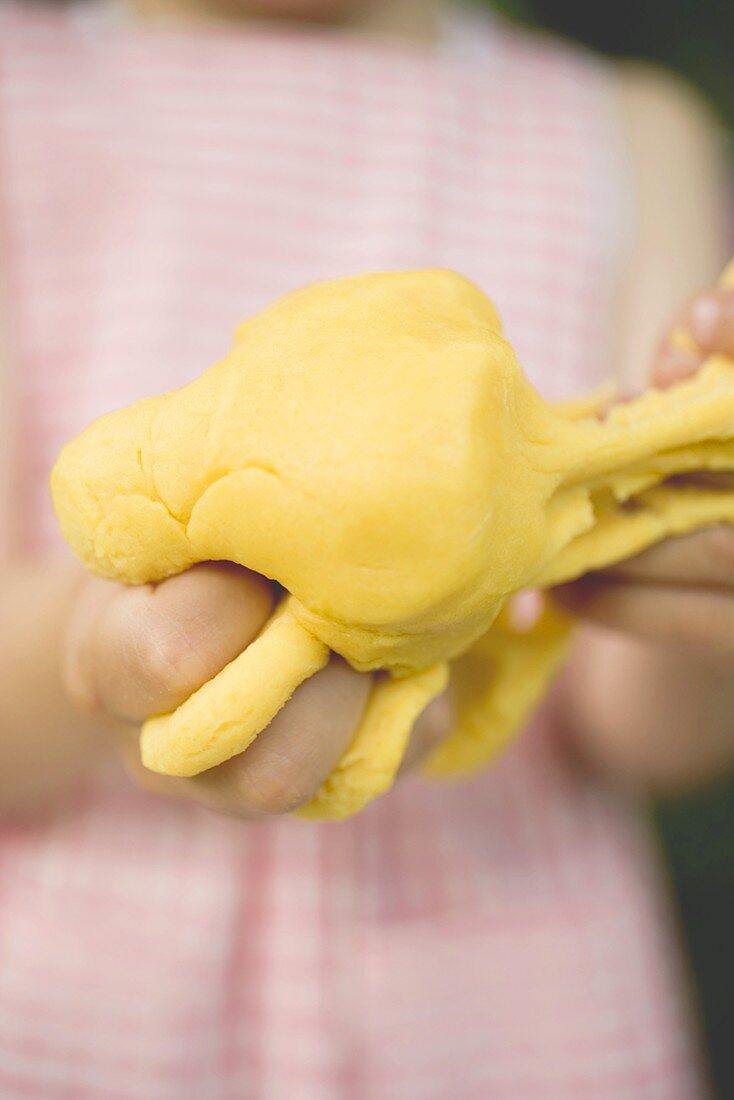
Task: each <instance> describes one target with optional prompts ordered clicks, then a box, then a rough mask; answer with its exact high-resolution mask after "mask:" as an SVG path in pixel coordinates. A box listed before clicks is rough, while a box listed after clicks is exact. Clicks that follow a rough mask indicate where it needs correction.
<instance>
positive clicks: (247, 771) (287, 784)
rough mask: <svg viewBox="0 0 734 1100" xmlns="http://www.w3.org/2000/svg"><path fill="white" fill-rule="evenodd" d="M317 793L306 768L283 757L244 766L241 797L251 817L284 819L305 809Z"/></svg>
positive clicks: (239, 782) (240, 788)
mask: <svg viewBox="0 0 734 1100" xmlns="http://www.w3.org/2000/svg"><path fill="white" fill-rule="evenodd" d="M316 789H317V785H314V783H313V782H312V780H311V778H310V777H309V776H308V775H307V774H306V770H305V769H304V767H303V765H302V764H300V765H299V764H297V763H296V762H295V761H293V760H290V759H289V758H288V757H285V756H281V755H280V754H279V755H278V756H277V757H275V758H274V757H271V758H270V759H268V760H265V761H263V762H262V763H260V762H258V763H256V764H254V765H252V766H248V765H247V763H246V762H243V766H242V769H241V774H240V776H239V781H238V784H237V795H238V802H239V803H240V804H241V805H242V807H243V808H244V810H245V811H246V812H247V813H251V814H255V815H257V816H259V817H280V816H283V815H285V814H290V813H293V812H294V810H297V809H299V808H300V807H301V806H305V805H306V803H307V802H309V801H310V800H311V798H312V797H313V795H314V794H315V793H316Z"/></svg>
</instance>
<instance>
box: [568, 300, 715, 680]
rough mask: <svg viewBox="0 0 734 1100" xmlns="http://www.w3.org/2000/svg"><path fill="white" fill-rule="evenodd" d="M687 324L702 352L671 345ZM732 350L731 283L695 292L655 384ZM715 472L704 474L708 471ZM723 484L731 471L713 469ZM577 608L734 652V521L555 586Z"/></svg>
mask: <svg viewBox="0 0 734 1100" xmlns="http://www.w3.org/2000/svg"><path fill="white" fill-rule="evenodd" d="M681 326H682V327H683V328H684V329H685V330H687V331H689V332H690V333H691V335H692V336H693V337H694V340H695V341H696V343H697V344H698V345H699V347H700V348H701V354H700V355H693V354H689V353H686V352H681V351H678V350H676V349H675V348H674V347H673V346H672V345H671V341H670V338H671V334H672V332H673V330H674V329H675V328H679V327H681ZM711 353H723V354H727V355H731V356H734V291H732V290H721V289H713V290H710V291H707V292H705V293H704V294H702V295H700V296H698V297H697V298H695V299H694V300H693V301H692V302H690V303H689V304H688V306H687V307H686V308H685V309H684V310H683V311H682V313H681V316H680V317H678V318H677V319H676V323H675V325H673V326H671V328H670V330H669V331H668V332H667V333H666V335H665V337H664V339H663V341H662V342H661V345H660V347H659V349H658V353H657V356H656V360H655V363H654V365H653V374H652V378H653V381H654V382H655V383H656V384H657V385H658V386H667V385H670V384H671V383H673V382H675V381H678V380H680V379H682V378H685V377H687V376H688V375H690V374H693V373H695V371H696V370H697V369H698V367H699V366H700V365H701V363H702V362H703V360H704V359H705V358H706V355H708V354H711ZM711 476H713V475H709V477H711ZM716 477H717V481H716V482H714V483H718V484H722V483H723V479H724V478H727V479H728V482H729V483H731V481H732V475H716ZM558 594H559V599H560V600H561V602H562V603H563V604H564V605H565V606H567V607H568V608H569V609H570V610H571V611H573V612H574V613H575V614H577V615H580V616H581V617H582V618H585V619H588V620H590V621H593V622H596V623H599V624H600V625H602V626H607V627H610V628H612V629H615V630H619V631H623V632H625V633H629V634H632V635H636V636H637V637H639V638H645V639H650V640H653V641H662V642H668V643H671V642H672V643H678V644H682V645H685V646H688V647H692V648H694V649H695V650H697V651H698V652H699V654H700V655H702V656H703V655H708V656H713V657H717V658H722V657H723V658H724V659H727V658H731V657H734V527H729V526H719V527H715V528H711V529H709V530H706V531H702V532H698V533H696V534H693V535H688V536H686V537H684V538H677V539H669V540H668V541H666V542H664V543H661V544H660V545H658V546H655V547H653V548H651V549H650V550H648V551H646V552H645V553H644V554H641V555H639V556H638V557H637V558H634V559H633V560H631V561H628V562H623V563H621V564H620V565H618V566H615V567H613V568H612V569H609V570H606V571H605V572H604V573H600V574H596V575H593V576H590V577H586V578H583V579H582V580H581V581H576V582H575V583H573V584H570V585H567V586H563V588H561V589H559V593H558Z"/></svg>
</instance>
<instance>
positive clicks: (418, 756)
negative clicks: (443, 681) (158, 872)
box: [398, 690, 456, 775]
mask: <svg viewBox="0 0 734 1100" xmlns="http://www.w3.org/2000/svg"><path fill="white" fill-rule="evenodd" d="M455 723H456V714H455V710H454V701H453V697H452V695H451V692H450V690H447V691H444V692H442V694H441V695H439V696H437V697H436V698H435V699H433V700H432V701H431V702H430V703H429V704H428V706H427V707H426V709H425V710H424V711H423V713H422V714H421V715H420V717H419V718H418V720H417V722H416V723H415V725H414V726H413V729H412V731H411V734H410V740H409V741H408V747H407V748H406V750H405V756H404V757H403V760H402V763H401V765H400V768H399V769H398V774H399V775H404V774H405V773H406V772H411V771H414V770H415V769H416V768H418V767H419V766H420V765H421V764H422V763H423V761H424V760H427V759H428V757H429V756H430V755H431V753H432V752H433V751H434V750H435V749H437V748H438V747H439V745H441V744H443V742H444V741H445V740H446V738H447V737H448V736H449V735H450V734H451V732H452V731H453V729H454V725H455Z"/></svg>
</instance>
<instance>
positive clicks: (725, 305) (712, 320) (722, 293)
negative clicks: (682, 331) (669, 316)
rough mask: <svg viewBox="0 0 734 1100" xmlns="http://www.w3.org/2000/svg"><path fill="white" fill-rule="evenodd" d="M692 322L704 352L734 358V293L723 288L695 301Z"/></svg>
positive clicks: (689, 316) (695, 336)
mask: <svg viewBox="0 0 734 1100" xmlns="http://www.w3.org/2000/svg"><path fill="white" fill-rule="evenodd" d="M688 321H689V327H690V332H691V335H692V336H693V339H694V340H695V341H696V343H697V344H698V346H699V347H700V348H701V351H703V352H706V353H707V354H708V355H712V354H722V355H734V290H728V289H723V288H719V289H716V290H711V291H709V292H708V293H706V294H702V295H700V296H699V297H698V298H695V299H694V301H693V302H692V303H691V305H690V306H689V309H688Z"/></svg>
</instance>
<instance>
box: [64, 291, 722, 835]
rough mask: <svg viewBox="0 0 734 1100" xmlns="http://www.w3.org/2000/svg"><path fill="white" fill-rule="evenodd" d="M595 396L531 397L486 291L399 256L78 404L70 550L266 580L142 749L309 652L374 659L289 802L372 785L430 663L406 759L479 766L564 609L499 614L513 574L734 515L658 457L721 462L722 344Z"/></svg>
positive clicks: (531, 687)
mask: <svg viewBox="0 0 734 1100" xmlns="http://www.w3.org/2000/svg"><path fill="white" fill-rule="evenodd" d="M602 400H603V399H602V397H592V398H591V399H588V400H586V401H580V402H577V403H572V404H568V405H559V406H556V407H553V406H550V405H549V404H547V403H546V402H545V401H544V400H543V399H542V398H541V397H540V396H539V395H538V394H537V392H536V391H535V390H534V389H533V388H532V386H531V385H530V384H529V382H528V381H527V380H526V378H525V377H524V375H523V373H522V371H521V369H520V367H519V365H518V362H517V360H516V358H515V355H514V352H513V350H512V348H511V346H510V345H509V343H508V342H507V341H506V340H505V338H504V336H503V334H502V328H501V325H500V321H499V319H498V317H497V314H496V312H495V310H494V308H493V307H492V305H491V303H490V302H489V301H488V299H487V298H486V297H485V296H484V295H483V294H482V293H481V292H480V291H479V290H478V289H477V288H476V287H475V286H474V285H472V284H471V283H470V282H468V281H467V280H465V279H463V278H461V277H460V276H458V275H456V274H454V273H452V272H449V271H417V272H402V273H396V274H378V275H364V276H360V277H355V278H346V279H339V280H336V281H333V282H326V283H320V284H317V285H314V286H310V287H306V288H305V289H303V290H299V291H296V292H295V293H293V294H290V295H288V296H287V297H285V298H283V299H282V300H280V301H279V302H277V303H276V304H275V305H273V306H271V307H270V308H269V309H267V310H266V311H265V312H263V313H261V314H259V315H258V316H256V317H254V318H252V319H251V320H249V321H247V322H246V323H244V324H243V325H242V326H241V327H240V328H239V329H238V331H237V334H236V339H235V342H234V346H233V347H232V349H231V351H230V352H229V354H228V355H227V356H226V357H225V358H224V359H223V360H222V361H221V362H220V363H217V364H216V365H215V366H213V367H212V368H211V369H209V370H208V371H206V372H205V373H204V374H203V375H202V376H201V377H200V378H199V379H197V380H196V381H195V382H193V383H191V384H190V385H188V386H186V387H184V388H183V389H181V390H178V391H176V392H173V393H169V394H165V395H163V396H160V397H153V398H149V399H147V400H144V401H141V402H138V403H137V404H135V405H133V406H132V407H131V408H129V409H124V410H122V411H120V412H115V413H112V414H110V415H108V416H105V417H102V418H101V419H100V420H98V421H96V422H95V423H94V424H92V425H91V426H90V427H89V428H87V430H86V431H85V432H83V433H82V434H81V435H80V436H79V437H78V438H77V439H75V440H74V441H72V442H71V443H69V444H68V445H67V446H66V447H65V448H64V450H63V451H62V453H61V455H60V457H59V460H58V462H57V464H56V466H55V468H54V471H53V474H52V479H51V485H52V493H53V499H54V505H55V508H56V512H57V515H58V518H59V521H60V524H61V528H62V531H63V533H64V535H65V537H66V538H67V540H68V541H69V543H70V544H71V546H72V547H73V548H74V550H75V551H76V553H77V554H78V555H79V557H80V558H81V559H82V561H83V562H84V563H85V564H86V565H87V566H88V567H89V568H90V569H92V570H93V571H94V572H95V573H98V574H101V575H102V576H106V577H111V578H114V579H115V580H118V581H123V582H126V583H130V584H138V583H141V582H149V581H160V580H162V579H163V578H164V577H168V576H170V575H172V574H174V573H178V572H180V571H181V570H184V569H186V568H188V567H189V566H190V565H192V564H193V563H194V562H198V561H203V560H208V559H228V560H231V561H234V562H238V563H239V564H241V565H243V566H247V567H248V568H249V569H252V570H254V571H255V572H258V573H262V574H263V575H265V576H266V577H269V578H271V579H273V580H276V581H278V582H279V583H280V584H281V585H282V586H283V588H284V589H285V590H286V593H287V595H286V597H285V598H284V600H283V601H282V603H281V605H280V607H279V609H278V611H277V612H276V614H275V615H274V617H273V618H272V619H271V620H270V622H269V623H268V624H267V625H266V626H265V628H264V629H263V631H262V633H261V635H260V636H259V638H258V639H257V640H256V641H255V642H254V643H253V644H252V645H251V646H249V647H248V648H247V649H246V650H245V651H244V652H243V653H242V654H241V655H240V656H239V657H237V658H236V659H235V660H234V661H232V662H231V663H230V664H229V665H228V666H227V667H226V668H225V669H224V670H223V671H222V672H221V673H219V675H217V676H215V677H214V678H213V679H212V680H211V681H210V682H209V683H207V684H205V685H204V686H203V687H202V688H201V689H200V690H199V691H197V692H195V693H194V694H193V695H192V696H191V698H189V699H188V700H187V701H186V702H184V703H183V704H182V705H181V706H180V707H179V708H178V709H177V710H176V711H174V712H173V713H171V714H166V715H161V716H158V717H156V718H152V719H150V720H149V721H148V722H146V723H145V724H144V726H143V730H142V734H141V753H142V758H143V762H144V763H145V764H146V766H147V767H148V768H150V769H152V770H153V771H157V772H162V773H165V774H168V775H181V776H190V775H196V774H197V773H199V772H201V771H204V770H205V769H207V768H211V767H214V766H215V765H216V764H219V763H221V762H222V761H224V760H227V759H229V758H230V757H232V756H234V755H236V754H237V753H240V752H242V751H244V750H245V749H246V748H247V746H248V745H249V744H250V743H251V742H252V740H253V739H254V738H255V737H256V736H257V734H258V733H259V732H260V731H261V730H262V729H263V728H264V727H265V726H266V725H267V724H268V722H269V721H270V720H271V719H272V718H273V716H274V715H275V714H276V713H277V711H278V710H279V709H280V707H281V706H283V704H284V703H285V702H286V700H287V699H288V698H289V697H290V696H291V694H292V693H293V691H294V690H295V689H296V687H297V686H298V685H299V684H300V683H302V682H303V681H304V680H305V679H307V678H308V677H309V676H312V675H313V674H314V672H316V671H317V670H318V669H319V668H321V667H322V666H323V665H324V664H325V663H326V661H327V660H328V656H329V651H330V650H335V651H336V652H337V653H339V654H341V655H342V656H343V657H344V658H346V660H347V661H349V663H350V664H351V665H352V666H353V667H354V668H356V669H361V670H370V669H383V670H386V671H387V672H388V673H389V674H390V675H389V676H386V677H381V678H378V679H377V680H376V681H375V686H374V689H373V695H372V697H371V699H370V701H369V704H368V706H367V708H366V711H365V714H364V716H363V719H362V723H361V725H360V728H359V730H358V731H357V734H356V736H355V739H354V741H353V743H352V745H351V746H350V748H349V750H348V751H347V753H346V754H345V756H344V757H343V759H342V761H341V762H340V764H339V766H338V767H337V769H336V770H335V772H334V773H333V775H332V776H331V777H330V778H329V780H328V781H327V782H326V783H325V784H324V786H323V787H322V789H321V790H320V791H319V793H318V794H317V796H316V798H315V799H314V801H313V802H312V803H311V805H310V806H309V807H307V808H306V811H305V814H306V816H312V817H344V816H347V815H348V814H351V813H354V812H356V811H357V810H358V809H360V808H361V807H362V806H363V805H364V804H365V803H366V802H368V801H369V800H370V799H372V798H374V797H375V796H376V795H378V794H380V793H381V792H382V791H384V790H385V789H387V787H389V786H390V784H391V782H392V780H393V777H394V775H395V771H396V769H397V767H398V765H399V763H400V760H401V758H402V754H403V750H404V748H405V744H406V741H407V738H408V736H409V734H410V730H411V727H412V725H413V722H414V721H415V719H416V717H417V715H418V714H419V713H420V712H421V710H422V709H423V708H424V707H425V706H426V705H427V703H428V702H429V701H430V700H431V699H432V698H433V697H434V696H435V695H436V694H438V693H440V692H441V691H442V690H444V688H445V686H446V684H447V682H448V681H449V679H451V681H452V687H453V690H454V695H455V701H456V708H457V723H456V729H455V732H454V734H453V735H452V737H451V738H450V739H449V740H448V741H447V742H446V743H445V744H444V745H443V746H442V747H441V748H440V749H439V750H438V751H437V752H436V753H435V754H434V756H433V757H432V759H431V761H430V764H429V770H430V771H431V772H432V773H433V774H462V773H465V772H467V771H470V770H472V769H474V768H476V767H478V766H480V765H482V764H484V763H485V762H486V761H487V760H488V759H490V758H491V756H492V755H493V754H494V753H495V752H496V751H497V749H498V748H499V747H500V746H501V745H502V744H503V743H504V742H505V741H506V740H507V739H508V737H510V736H511V734H512V733H513V732H514V731H515V730H516V729H517V728H518V727H519V726H520V725H521V723H522V721H523V720H524V718H525V717H526V715H527V713H528V711H529V710H530V709H531V708H532V707H533V706H534V704H535V702H536V701H537V699H538V698H539V697H540V696H541V695H542V693H543V691H544V690H545V688H546V686H547V684H548V681H549V678H550V676H551V675H552V673H553V671H554V669H555V667H556V665H557V664H558V662H559V661H560V660H561V658H562V656H563V652H564V649H565V643H566V640H567V637H568V633H569V622H568V620H567V619H566V618H565V617H564V616H562V615H561V614H560V613H559V612H555V611H553V610H546V612H545V614H544V615H543V617H542V618H541V620H540V622H539V623H538V624H537V626H536V627H535V628H534V629H533V630H531V631H530V632H528V633H525V634H520V633H518V632H516V631H515V630H513V628H512V625H511V622H510V619H509V616H508V615H507V613H506V611H503V608H504V605H505V604H506V602H507V600H508V598H509V597H510V596H511V595H512V594H514V593H515V592H517V591H518V590H521V589H523V588H526V587H529V586H533V587H545V586H549V585H552V584H556V583H558V582H560V581H565V580H570V579H572V578H574V577H577V576H579V575H581V574H582V573H585V572H587V571H588V570H590V569H598V568H601V567H603V566H605V565H609V564H611V563H613V562H616V561H619V560H621V559H623V558H626V557H629V556H631V555H632V554H634V553H637V552H638V551H640V550H642V549H643V548H644V547H646V546H648V545H650V544H651V543H653V542H655V541H657V540H659V539H661V538H663V537H665V536H666V535H670V534H679V533H683V532H686V531H690V530H692V529H693V528H696V527H700V526H703V525H705V524H708V523H712V522H716V521H722V520H732V521H734V494H732V493H731V492H726V491H723V490H722V491H717V490H716V489H712V488H707V489H704V488H700V487H695V486H693V485H691V484H685V483H684V482H680V481H675V480H673V481H672V482H670V481H666V479H668V478H670V477H671V476H672V475H676V474H681V473H685V472H688V471H695V470H713V471H717V470H733V469H734V363H732V361H730V360H728V359H725V358H723V357H716V358H712V359H710V360H709V361H708V362H707V363H706V365H705V366H704V367H703V368H702V370H701V371H700V373H699V374H698V375H697V376H696V377H695V378H694V379H692V380H690V381H686V382H683V383H680V384H678V385H676V386H675V387H674V388H672V389H670V390H667V391H665V392H650V393H648V394H646V395H644V396H642V397H641V398H639V399H638V400H635V401H633V402H630V403H628V404H624V405H619V406H617V407H616V408H613V409H612V411H611V412H610V413H609V414H608V415H607V416H605V417H603V418H601V419H600V417H599V415H597V414H598V413H599V412H600V411H601V406H602ZM493 624H494V625H493Z"/></svg>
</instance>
